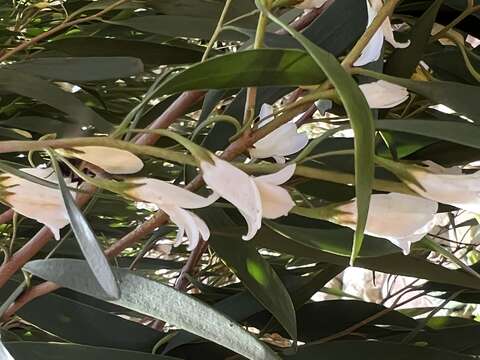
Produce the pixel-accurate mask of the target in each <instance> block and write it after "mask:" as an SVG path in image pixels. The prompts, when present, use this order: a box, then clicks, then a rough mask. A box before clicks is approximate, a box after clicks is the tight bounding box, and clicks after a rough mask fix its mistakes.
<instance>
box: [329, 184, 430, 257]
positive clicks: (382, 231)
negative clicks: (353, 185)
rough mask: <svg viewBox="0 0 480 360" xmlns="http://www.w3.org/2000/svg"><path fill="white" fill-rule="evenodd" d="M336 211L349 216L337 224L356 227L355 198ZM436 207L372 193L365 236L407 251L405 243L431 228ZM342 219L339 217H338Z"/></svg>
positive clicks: (408, 198) (414, 198)
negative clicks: (387, 241)
mask: <svg viewBox="0 0 480 360" xmlns="http://www.w3.org/2000/svg"><path fill="white" fill-rule="evenodd" d="M338 210H340V211H343V212H346V213H349V214H350V215H349V216H348V215H347V216H346V217H345V219H348V221H345V222H342V220H340V221H338V222H337V223H339V224H340V225H343V226H347V227H349V228H351V229H355V227H356V219H357V209H356V201H355V199H354V200H353V201H351V202H349V203H347V204H343V205H340V206H339V207H338ZM437 210H438V204H437V203H436V202H435V201H432V200H428V199H423V198H421V197H417V196H411V195H404V194H398V193H390V194H374V195H372V199H371V201H370V210H369V213H368V219H367V226H366V229H365V233H366V234H368V235H372V236H376V237H381V238H385V239H387V240H390V241H391V242H392V243H394V244H395V245H397V246H399V247H401V248H402V249H403V250H404V252H405V251H407V250H409V249H410V245H409V243H411V242H414V241H419V240H421V239H422V238H423V236H425V234H427V233H428V232H429V231H430V230H431V229H432V228H433V226H435V219H436V212H437ZM339 219H342V216H339Z"/></svg>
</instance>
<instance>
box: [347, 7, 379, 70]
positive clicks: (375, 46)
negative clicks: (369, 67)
mask: <svg viewBox="0 0 480 360" xmlns="http://www.w3.org/2000/svg"><path fill="white" fill-rule="evenodd" d="M366 2H367V11H368V23H367V28H368V27H369V26H370V25H371V24H372V22H373V19H375V17H376V16H377V10H375V9H374V7H373V6H372V5H370V2H369V1H368V0H366ZM382 48H383V30H382V29H379V30H378V31H377V32H376V33H375V34H374V35H373V37H372V38H371V39H370V41H369V42H368V44H367V46H365V48H364V49H363V51H362V54H361V55H360V57H359V58H358V59H357V60H356V61H355V62H354V63H353V66H363V65H366V64H368V63H371V62H374V61H377V60H378V59H379V58H380V55H381V53H382Z"/></svg>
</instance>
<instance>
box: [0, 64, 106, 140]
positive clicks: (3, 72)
mask: <svg viewBox="0 0 480 360" xmlns="http://www.w3.org/2000/svg"><path fill="white" fill-rule="evenodd" d="M0 89H1V90H4V91H8V92H13V93H16V94H18V95H22V96H25V97H29V98H32V99H35V100H38V101H40V102H42V103H45V104H48V105H50V106H52V107H54V108H56V109H58V110H60V111H63V112H64V113H66V114H67V115H68V117H69V118H70V119H71V120H74V121H76V122H77V125H78V128H81V127H82V126H85V127H90V126H93V127H95V129H96V131H98V132H109V131H110V130H111V129H112V124H111V123H109V122H108V121H106V120H105V119H103V118H102V117H101V116H100V115H98V114H97V113H96V112H95V111H93V110H92V109H90V108H89V107H88V106H86V105H84V104H83V103H82V102H81V101H80V100H79V99H77V98H76V97H75V96H74V95H72V94H69V93H66V92H65V91H63V90H60V88H58V87H57V86H55V85H53V84H50V83H49V82H48V81H46V80H43V79H40V78H38V77H36V76H33V75H30V74H26V73H24V72H18V71H14V70H7V69H0Z"/></svg>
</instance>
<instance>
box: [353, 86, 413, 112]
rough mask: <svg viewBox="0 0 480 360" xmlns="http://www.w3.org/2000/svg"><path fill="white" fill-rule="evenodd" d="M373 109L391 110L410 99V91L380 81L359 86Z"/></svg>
mask: <svg viewBox="0 0 480 360" xmlns="http://www.w3.org/2000/svg"><path fill="white" fill-rule="evenodd" d="M359 87H360V90H361V91H362V93H363V95H365V98H366V99H367V102H368V105H369V106H370V108H372V109H389V108H392V107H395V106H397V105H399V104H401V103H403V102H404V101H406V100H407V99H408V96H409V94H408V90H407V89H406V88H404V87H403V86H399V85H396V84H392V83H389V82H388V81H384V80H378V81H374V82H371V83H368V84H362V85H360V86H359Z"/></svg>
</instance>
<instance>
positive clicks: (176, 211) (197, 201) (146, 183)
mask: <svg viewBox="0 0 480 360" xmlns="http://www.w3.org/2000/svg"><path fill="white" fill-rule="evenodd" d="M129 182H131V183H132V184H136V185H138V186H137V187H133V188H131V189H129V190H127V191H126V194H127V195H128V196H129V197H131V198H132V199H135V200H138V201H143V202H149V203H153V204H155V205H157V206H158V207H159V208H160V209H162V210H163V211H165V213H166V214H167V215H168V216H169V217H170V220H171V221H172V222H173V223H174V224H176V225H177V226H178V233H177V238H176V241H175V246H178V245H179V244H180V243H181V242H182V241H183V236H184V234H185V233H186V234H187V239H188V241H189V245H188V250H193V249H194V248H195V247H196V246H197V245H198V242H199V241H200V237H201V238H202V239H203V240H205V241H207V240H208V238H209V237H210V230H209V229H208V227H207V224H205V222H204V221H203V220H202V219H200V218H199V217H198V216H197V215H195V214H194V213H193V212H191V211H187V210H185V209H199V208H203V207H206V206H208V205H210V204H212V203H213V202H215V200H216V197H212V196H211V197H208V198H204V197H203V196H200V195H197V194H195V193H193V192H191V191H188V190H185V189H183V188H181V187H178V186H175V185H172V184H170V183H168V182H165V181H162V180H159V179H153V178H138V179H133V180H130V181H129Z"/></svg>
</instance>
